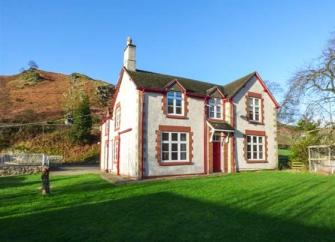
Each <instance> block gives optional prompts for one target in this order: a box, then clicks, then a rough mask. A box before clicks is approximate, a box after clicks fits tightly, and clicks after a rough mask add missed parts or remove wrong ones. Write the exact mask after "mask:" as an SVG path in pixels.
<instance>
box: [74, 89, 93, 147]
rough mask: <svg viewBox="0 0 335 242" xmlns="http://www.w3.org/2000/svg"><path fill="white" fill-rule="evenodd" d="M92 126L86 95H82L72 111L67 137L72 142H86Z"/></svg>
mask: <svg viewBox="0 0 335 242" xmlns="http://www.w3.org/2000/svg"><path fill="white" fill-rule="evenodd" d="M91 128H92V117H91V111H90V105H89V101H88V97H87V96H86V95H84V96H83V98H82V100H81V101H80V103H79V105H78V107H77V108H76V109H75V110H74V112H73V124H72V126H71V128H70V131H69V138H70V140H71V141H72V142H74V143H80V142H83V143H85V142H88V141H89V139H90V133H91Z"/></svg>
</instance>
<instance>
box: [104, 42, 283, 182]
mask: <svg viewBox="0 0 335 242" xmlns="http://www.w3.org/2000/svg"><path fill="white" fill-rule="evenodd" d="M278 108H279V105H278V103H277V101H276V100H275V98H274V97H273V95H272V94H271V92H270V91H269V89H268V88H267V86H266V85H265V83H264V82H263V80H262V78H261V77H260V75H259V74H258V73H257V72H253V73H250V74H248V75H246V76H244V77H241V78H240V79H238V80H236V81H233V82H231V83H229V84H226V85H224V86H222V85H217V84H213V83H208V82H202V81H197V80H192V79H188V78H183V77H177V76H170V75H165V74H159V73H154V72H149V71H143V70H138V69H136V46H135V45H134V44H133V43H132V40H131V39H130V38H128V41H127V46H126V48H125V51H124V65H123V67H122V69H121V72H120V75H119V79H118V82H117V86H116V91H115V94H114V97H113V100H112V103H111V106H110V111H109V112H108V114H107V116H106V118H105V119H104V120H103V122H102V127H101V131H102V132H101V169H102V170H104V171H107V172H111V173H115V174H117V175H122V176H129V177H134V178H137V179H142V178H148V177H159V176H171V175H172V176H175V175H185V174H209V173H212V172H224V173H232V172H236V171H244V170H260V169H275V168H277V141H276V135H277V134H276V132H277V126H276V125H277V109H278Z"/></svg>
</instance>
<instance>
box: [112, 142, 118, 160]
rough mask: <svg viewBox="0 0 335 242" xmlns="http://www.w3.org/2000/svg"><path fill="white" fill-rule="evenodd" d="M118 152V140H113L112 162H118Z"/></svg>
mask: <svg viewBox="0 0 335 242" xmlns="http://www.w3.org/2000/svg"><path fill="white" fill-rule="evenodd" d="M118 150H119V140H118V139H115V140H114V145H113V161H115V162H116V161H117V160H118V154H119V152H118Z"/></svg>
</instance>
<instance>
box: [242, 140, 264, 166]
mask: <svg viewBox="0 0 335 242" xmlns="http://www.w3.org/2000/svg"><path fill="white" fill-rule="evenodd" d="M248 137H250V141H248ZM254 138H256V142H255V140H254ZM260 138H261V139H262V140H261V141H260ZM246 139H247V148H246V152H247V159H248V160H255V161H261V160H265V159H266V158H265V136H259V135H247V137H246ZM249 147H250V149H249ZM260 147H262V148H261V149H260ZM255 148H256V150H255ZM255 152H256V156H255V154H254V153H255ZM249 153H250V157H249V156H248V154H249ZM261 153H262V157H261V156H260V154H261Z"/></svg>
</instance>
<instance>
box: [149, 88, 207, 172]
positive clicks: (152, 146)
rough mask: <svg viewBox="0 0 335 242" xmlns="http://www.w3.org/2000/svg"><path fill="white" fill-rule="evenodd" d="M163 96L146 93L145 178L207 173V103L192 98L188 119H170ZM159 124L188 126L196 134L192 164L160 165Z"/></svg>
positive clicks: (190, 99)
mask: <svg viewBox="0 0 335 242" xmlns="http://www.w3.org/2000/svg"><path fill="white" fill-rule="evenodd" d="M162 98H163V95H162V94H159V93H145V96H144V101H145V119H144V120H145V136H144V137H145V139H144V157H145V164H144V167H145V173H144V175H145V176H166V175H179V174H196V173H203V172H204V155H203V154H204V138H203V137H204V120H203V112H204V101H203V100H202V99H195V98H190V97H188V103H189V104H188V110H189V112H188V115H187V116H188V119H173V118H167V117H166V116H165V114H164V113H163V110H162ZM159 125H171V126H187V127H190V128H191V132H193V159H192V162H193V164H192V165H178V166H160V165H159V163H158V161H157V159H156V130H158V129H159Z"/></svg>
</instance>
